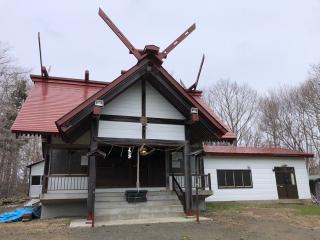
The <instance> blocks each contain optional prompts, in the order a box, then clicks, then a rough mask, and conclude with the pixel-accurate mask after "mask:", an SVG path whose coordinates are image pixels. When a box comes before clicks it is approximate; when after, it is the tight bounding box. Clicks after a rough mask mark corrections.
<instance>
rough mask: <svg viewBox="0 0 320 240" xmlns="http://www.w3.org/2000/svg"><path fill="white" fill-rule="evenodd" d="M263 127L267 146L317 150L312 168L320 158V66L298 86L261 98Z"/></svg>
mask: <svg viewBox="0 0 320 240" xmlns="http://www.w3.org/2000/svg"><path fill="white" fill-rule="evenodd" d="M259 110H260V121H259V128H260V131H261V132H262V133H263V134H264V140H265V144H266V145H272V146H277V147H278V146H283V147H287V148H290V149H296V150H299V151H306V152H313V153H315V155H316V158H315V159H314V160H313V161H309V167H310V169H311V170H310V171H313V170H314V169H315V168H317V166H318V165H319V163H318V160H319V157H320V65H316V66H313V68H312V71H311V73H310V77H309V79H307V80H306V81H305V82H303V83H302V84H301V85H300V86H297V87H283V88H281V89H278V90H273V91H271V92H270V93H269V94H268V95H266V96H264V97H262V98H261V101H260V107H259Z"/></svg>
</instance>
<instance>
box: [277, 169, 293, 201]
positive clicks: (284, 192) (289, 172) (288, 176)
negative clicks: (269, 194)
mask: <svg viewBox="0 0 320 240" xmlns="http://www.w3.org/2000/svg"><path fill="white" fill-rule="evenodd" d="M274 172H275V175H276V182H277V189H278V196H279V199H298V198H299V196H298V189H297V182H296V175H295V172H294V168H293V167H275V168H274Z"/></svg>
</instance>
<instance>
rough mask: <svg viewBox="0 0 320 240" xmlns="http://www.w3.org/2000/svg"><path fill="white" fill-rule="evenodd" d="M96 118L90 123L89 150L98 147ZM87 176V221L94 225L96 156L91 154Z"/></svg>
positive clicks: (92, 150) (91, 150)
mask: <svg viewBox="0 0 320 240" xmlns="http://www.w3.org/2000/svg"><path fill="white" fill-rule="evenodd" d="M97 130H98V120H97V119H93V120H92V123H91V142H90V152H91V153H92V152H94V151H95V150H96V149H97V148H98V142H97V139H96V137H97V134H98V133H97ZM88 167H89V176H88V199H87V211H88V213H87V222H88V223H91V224H92V226H94V203H95V190H96V156H95V155H94V154H93V155H91V156H90V157H89V161H88Z"/></svg>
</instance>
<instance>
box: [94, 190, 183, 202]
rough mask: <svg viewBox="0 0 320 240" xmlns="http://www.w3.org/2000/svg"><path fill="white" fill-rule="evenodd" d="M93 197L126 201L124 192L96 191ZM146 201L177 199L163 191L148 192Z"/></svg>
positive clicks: (112, 200) (98, 199) (109, 200)
mask: <svg viewBox="0 0 320 240" xmlns="http://www.w3.org/2000/svg"><path fill="white" fill-rule="evenodd" d="M95 199H96V201H97V202H120V201H126V199H125V194H124V193H96V196H95ZM147 199H148V201H166V200H177V199H178V197H177V195H176V194H175V193H172V192H164V193H155V192H152V193H150V194H149V193H148V194H147Z"/></svg>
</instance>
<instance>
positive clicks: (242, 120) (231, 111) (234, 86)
mask: <svg viewBox="0 0 320 240" xmlns="http://www.w3.org/2000/svg"><path fill="white" fill-rule="evenodd" d="M204 93H205V99H206V101H207V103H208V104H209V106H210V107H211V108H212V109H213V110H214V111H215V112H217V113H218V114H219V115H220V117H221V118H222V119H223V120H224V121H225V122H226V124H227V125H228V127H229V128H230V129H231V130H232V131H233V132H234V133H235V134H236V135H237V144H239V145H245V146H248V145H258V144H259V142H260V135H259V134H257V132H256V129H257V128H256V124H255V123H256V119H257V106H258V105H257V102H258V94H257V92H256V91H255V90H253V89H252V88H250V87H249V86H248V85H246V84H242V85H240V84H238V83H237V82H233V81H230V80H220V81H218V82H216V83H215V84H213V85H211V86H210V87H209V88H207V89H205V90H204Z"/></svg>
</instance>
